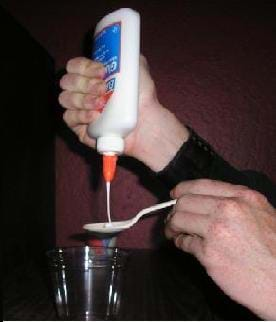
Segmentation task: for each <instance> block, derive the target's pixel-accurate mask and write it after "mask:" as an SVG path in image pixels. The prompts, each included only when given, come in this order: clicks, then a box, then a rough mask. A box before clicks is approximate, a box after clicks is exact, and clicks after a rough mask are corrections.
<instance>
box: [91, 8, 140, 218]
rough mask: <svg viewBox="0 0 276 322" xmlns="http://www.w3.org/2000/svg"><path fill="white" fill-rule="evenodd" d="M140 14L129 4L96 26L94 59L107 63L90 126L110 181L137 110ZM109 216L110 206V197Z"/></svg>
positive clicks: (104, 171)
mask: <svg viewBox="0 0 276 322" xmlns="http://www.w3.org/2000/svg"><path fill="white" fill-rule="evenodd" d="M139 54H140V16H139V14H138V13H137V12H136V11H134V10H132V9H128V8H123V9H119V10H117V11H114V12H112V13H110V14H108V15H106V16H105V17H104V18H103V19H102V20H101V21H100V22H99V23H98V24H97V26H96V29H95V34H94V48H93V53H92V59H93V60H95V61H98V62H100V63H102V64H103V65H104V66H105V70H106V73H105V82H106V93H105V96H104V97H105V101H106V104H105V106H104V108H103V109H102V110H101V111H100V112H101V115H100V116H99V118H98V119H97V120H96V122H93V123H92V124H90V125H89V126H88V134H89V136H90V137H92V138H95V139H97V145H96V147H97V151H98V152H99V153H101V154H102V155H103V175H104V178H105V181H106V182H107V194H108V195H107V199H108V200H109V189H110V182H111V181H112V180H113V177H114V175H115V170H116V161H117V156H118V155H120V154H122V153H123V151H124V138H125V137H126V136H127V135H128V134H129V133H130V132H131V131H132V130H133V129H134V127H135V126H136V123H137V113H138V84H139ZM107 208H108V215H109V221H111V220H110V206H109V201H108V207H107Z"/></svg>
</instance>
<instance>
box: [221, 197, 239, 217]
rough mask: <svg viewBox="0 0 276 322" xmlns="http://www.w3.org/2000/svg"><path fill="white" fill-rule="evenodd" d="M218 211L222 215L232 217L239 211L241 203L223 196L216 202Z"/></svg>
mask: <svg viewBox="0 0 276 322" xmlns="http://www.w3.org/2000/svg"><path fill="white" fill-rule="evenodd" d="M218 211H219V212H220V213H222V214H223V216H224V217H225V216H230V217H233V216H235V215H237V214H239V213H240V212H241V205H240V203H239V201H238V200H237V199H235V198H223V199H221V200H220V201H219V202H218Z"/></svg>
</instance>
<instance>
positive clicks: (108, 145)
mask: <svg viewBox="0 0 276 322" xmlns="http://www.w3.org/2000/svg"><path fill="white" fill-rule="evenodd" d="M124 146H125V144H124V139H123V138H121V137H119V136H101V137H99V138H98V139H97V150H98V152H99V153H101V154H104V153H110V152H113V153H115V154H122V153H123V152H124Z"/></svg>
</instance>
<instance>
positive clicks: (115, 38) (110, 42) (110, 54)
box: [92, 22, 121, 90]
mask: <svg viewBox="0 0 276 322" xmlns="http://www.w3.org/2000/svg"><path fill="white" fill-rule="evenodd" d="M120 52H121V23H120V22H115V23H113V24H112V25H109V26H107V27H106V28H104V29H103V30H101V31H100V32H99V33H98V34H97V35H96V36H95V39H94V48H93V54H92V59H93V60H95V61H98V62H100V63H102V64H103V65H104V66H105V70H106V74H105V79H107V78H109V76H111V75H113V74H116V73H118V72H119V71H120ZM114 83H115V82H114V81H112V82H111V80H109V82H108V83H107V85H108V87H107V89H108V90H110V89H114V85H115V84H114Z"/></svg>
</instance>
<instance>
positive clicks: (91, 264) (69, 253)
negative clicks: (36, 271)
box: [47, 246, 127, 321]
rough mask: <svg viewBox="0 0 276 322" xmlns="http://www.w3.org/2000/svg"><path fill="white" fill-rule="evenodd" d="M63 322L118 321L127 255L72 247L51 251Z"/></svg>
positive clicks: (59, 312)
mask: <svg viewBox="0 0 276 322" xmlns="http://www.w3.org/2000/svg"><path fill="white" fill-rule="evenodd" d="M47 256H48V260H49V266H50V272H51V278H52V283H53V289H54V295H55V303H56V308H57V313H58V317H59V318H60V319H61V320H84V321H91V320H117V319H118V317H119V310H120V302H121V296H122V294H121V292H122V278H123V271H124V267H125V263H126V258H127V252H125V251H123V250H121V249H119V248H105V247H89V246H85V247H71V248H57V249H54V250H51V251H48V252H47Z"/></svg>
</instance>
